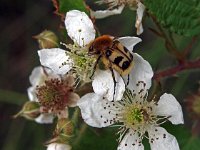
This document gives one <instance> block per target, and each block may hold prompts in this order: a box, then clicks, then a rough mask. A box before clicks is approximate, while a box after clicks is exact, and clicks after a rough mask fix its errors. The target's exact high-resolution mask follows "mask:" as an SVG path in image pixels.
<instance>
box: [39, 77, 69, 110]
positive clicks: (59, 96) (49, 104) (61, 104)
mask: <svg viewBox="0 0 200 150" xmlns="http://www.w3.org/2000/svg"><path fill="white" fill-rule="evenodd" d="M70 92H73V87H71V86H69V85H65V84H64V82H63V81H62V80H60V79H57V78H55V79H50V80H46V81H45V84H44V85H42V86H38V87H37V88H36V96H37V98H38V101H39V103H40V105H41V106H42V107H43V111H44V112H57V111H62V110H64V109H65V107H66V106H67V104H68V102H69V98H68V97H69V94H70Z"/></svg>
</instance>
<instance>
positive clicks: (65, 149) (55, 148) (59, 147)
mask: <svg viewBox="0 0 200 150" xmlns="http://www.w3.org/2000/svg"><path fill="white" fill-rule="evenodd" d="M47 150H71V146H70V145H66V144H61V143H51V144H49V145H48V147H47Z"/></svg>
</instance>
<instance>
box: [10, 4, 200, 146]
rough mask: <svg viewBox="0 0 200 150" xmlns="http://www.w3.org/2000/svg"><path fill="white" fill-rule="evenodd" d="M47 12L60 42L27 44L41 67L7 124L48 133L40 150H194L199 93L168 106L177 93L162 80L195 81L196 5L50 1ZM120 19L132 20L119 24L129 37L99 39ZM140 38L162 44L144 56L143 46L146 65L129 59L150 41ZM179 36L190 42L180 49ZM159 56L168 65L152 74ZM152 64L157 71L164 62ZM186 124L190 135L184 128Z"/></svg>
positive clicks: (51, 37)
mask: <svg viewBox="0 0 200 150" xmlns="http://www.w3.org/2000/svg"><path fill="white" fill-rule="evenodd" d="M52 4H53V5H54V6H55V9H56V11H55V13H56V14H57V15H58V16H59V17H60V19H61V20H62V24H63V26H64V30H65V31H63V30H62V31H61V32H63V33H62V34H65V35H66V39H67V40H66V39H65V40H63V41H61V40H60V41H59V39H62V38H60V37H57V36H56V34H55V33H54V32H52V31H50V30H45V31H43V32H41V33H40V34H38V35H37V36H34V38H35V39H36V40H37V41H38V44H39V46H38V47H39V48H38V51H37V52H38V56H39V60H40V63H41V66H38V67H35V68H34V69H33V71H32V73H31V75H30V77H29V81H30V84H31V86H30V87H29V88H28V89H27V93H28V97H29V100H30V101H27V102H25V103H24V105H23V106H22V109H21V111H19V113H17V114H16V115H15V116H14V117H15V118H16V117H19V116H22V117H24V118H26V119H29V120H33V121H36V122H37V123H40V124H54V125H55V129H54V131H53V132H52V137H50V138H49V139H47V140H46V142H45V141H41V144H42V143H45V146H46V147H45V148H46V149H47V150H71V149H74V150H83V149H87V150H90V149H91V150H92V149H95V150H108V149H113V150H115V149H117V150H148V149H151V150H179V149H181V150H198V149H199V146H200V138H199V137H198V136H199V132H200V129H199V128H200V127H199V124H200V94H199V91H198V92H196V93H195V92H193V93H195V94H193V93H191V94H190V96H187V97H185V98H184V97H181V98H180V97H179V98H175V97H176V96H177V95H178V94H177V93H175V92H173V90H171V89H172V88H174V89H175V88H177V86H176V85H174V87H173V83H171V82H175V81H170V83H169V80H168V79H171V78H172V77H173V76H175V75H179V78H181V76H182V75H183V74H181V73H182V72H188V74H189V73H191V71H192V70H196V71H197V72H198V73H197V74H198V78H197V79H196V78H194V80H196V81H195V82H198V80H199V79H200V78H199V77H200V75H199V71H200V58H199V56H197V57H191V55H195V52H193V48H194V46H195V44H196V42H197V41H198V40H199V38H198V35H199V33H200V2H199V1H198V0H193V1H190V0H97V1H92V2H91V1H84V0H52ZM126 8H127V9H126ZM125 11H129V12H131V13H133V14H134V15H135V17H134V18H128V17H125V19H124V20H125V21H124V22H122V23H121V24H123V23H124V24H127V23H126V21H127V22H129V21H131V24H132V25H131V29H132V31H133V32H131V33H129V35H125V36H124V33H123V31H120V32H119V33H123V35H122V36H115V35H118V33H115V35H112V34H111V33H113V32H115V31H112V32H111V33H107V32H104V34H102V33H101V32H100V31H101V30H99V28H98V26H97V25H96V23H97V22H98V19H101V21H102V22H104V20H103V19H104V18H106V17H110V18H109V23H108V20H107V23H106V25H107V24H112V17H114V15H123V13H124V12H125ZM111 16H112V17H111ZM126 19H127V20H126ZM134 20H135V28H134ZM146 20H148V21H149V22H150V24H147V23H146ZM143 27H144V30H143ZM104 28H106V26H104ZM109 30H113V29H109ZM116 32H117V31H116ZM145 32H149V33H151V34H152V38H154V37H158V39H162V40H163V41H164V42H163V41H162V42H161V40H160V41H159V42H160V43H162V45H163V46H162V49H163V50H162V51H161V49H158V50H159V51H158V50H155V49H156V46H155V47H154V50H155V51H154V52H152V51H153V50H152V48H149V47H148V46H147V47H148V49H149V50H148V55H149V56H148V57H147V56H143V54H144V53H143V52H141V51H139V52H138V53H139V54H138V53H136V50H135V48H134V47H135V46H137V45H139V44H140V45H144V47H145V45H146V41H147V40H151V39H145ZM103 35H104V36H103ZM105 35H106V36H105ZM139 35H140V37H137V36H139ZM153 35H154V36H153ZM150 36H151V35H150ZM185 36H187V39H191V40H190V41H189V42H188V44H187V45H186V44H185V43H184V44H183V42H182V43H180V39H181V38H185ZM105 37H106V38H105ZM143 38H144V40H143ZM185 41H186V40H184V42H185ZM187 41H188V40H187ZM148 44H149V43H148ZM179 45H181V46H179ZM183 45H184V46H185V45H186V47H185V48H183ZM147 47H146V48H147ZM180 47H181V49H183V50H180ZM165 50H166V52H164V51H165ZM144 51H145V50H144ZM160 51H161V52H160ZM198 51H199V50H198ZM161 53H164V55H166V56H167V58H168V57H171V62H176V64H175V65H174V64H172V63H167V65H169V66H168V67H167V68H163V67H159V64H158V61H156V60H157V59H159V58H157V57H159V55H158V54H161ZM152 54H154V55H152ZM198 54H199V53H198ZM143 57H144V58H145V59H144V58H143ZM147 58H148V59H151V61H150V62H148V59H147ZM152 60H153V61H154V60H155V62H156V63H153V64H154V67H151V63H152V62H153V61H152ZM159 61H160V65H162V63H163V64H164V63H165V61H166V59H162V58H161V59H159ZM155 64H156V66H157V68H162V70H159V69H155V68H156V67H155ZM152 68H153V69H152ZM186 78H187V77H186ZM191 80H193V79H191ZM165 81H167V83H166V82H165ZM168 83H169V86H168ZM181 86H183V87H184V86H187V85H185V84H183V85H181ZM169 91H170V92H169ZM178 92H180V91H178ZM170 93H172V94H173V95H172V94H170ZM174 95H175V96H174ZM181 99H186V102H184V103H183V101H182V100H181ZM185 104H186V105H187V106H186V110H185V111H186V113H185V116H184V115H183V110H182V109H184V108H185V107H184V105H185ZM190 112H191V114H190V115H188V113H190ZM188 117H191V118H192V121H191V122H190V125H191V124H192V127H191V132H190V127H189V126H188V124H186V125H187V126H186V125H185V124H184V122H186V123H187V120H188ZM184 120H186V121H184ZM172 124H173V125H172ZM180 124H181V125H180ZM174 125H175V126H174ZM35 132H37V131H35ZM27 138H29V137H27Z"/></svg>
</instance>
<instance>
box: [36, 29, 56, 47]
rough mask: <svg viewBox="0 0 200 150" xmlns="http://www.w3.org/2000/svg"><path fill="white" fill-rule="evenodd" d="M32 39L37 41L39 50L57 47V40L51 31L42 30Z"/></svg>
mask: <svg viewBox="0 0 200 150" xmlns="http://www.w3.org/2000/svg"><path fill="white" fill-rule="evenodd" d="M33 38H35V39H37V41H38V43H39V47H40V48H41V49H43V48H54V47H58V38H57V36H56V35H55V33H53V32H52V31H49V30H44V31H43V32H41V33H40V34H38V35H36V36H33Z"/></svg>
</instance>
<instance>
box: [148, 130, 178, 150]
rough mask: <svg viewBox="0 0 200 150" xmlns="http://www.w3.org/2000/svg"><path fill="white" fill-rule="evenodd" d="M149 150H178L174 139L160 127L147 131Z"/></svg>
mask: <svg viewBox="0 0 200 150" xmlns="http://www.w3.org/2000/svg"><path fill="white" fill-rule="evenodd" d="M148 133H149V143H150V146H151V150H179V146H178V142H177V140H176V138H175V137H174V136H173V135H171V134H169V133H168V132H167V131H166V130H165V129H164V128H162V127H154V128H153V127H152V128H151V129H150V130H149V131H148Z"/></svg>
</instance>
